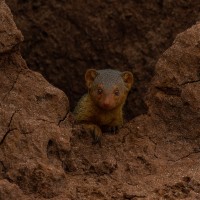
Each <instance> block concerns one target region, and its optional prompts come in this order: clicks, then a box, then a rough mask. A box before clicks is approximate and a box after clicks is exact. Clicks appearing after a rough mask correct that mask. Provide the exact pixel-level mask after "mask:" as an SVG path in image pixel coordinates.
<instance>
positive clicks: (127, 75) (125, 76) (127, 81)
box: [122, 71, 134, 90]
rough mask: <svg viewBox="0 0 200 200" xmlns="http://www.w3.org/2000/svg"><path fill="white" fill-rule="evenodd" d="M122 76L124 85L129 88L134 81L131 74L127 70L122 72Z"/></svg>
mask: <svg viewBox="0 0 200 200" xmlns="http://www.w3.org/2000/svg"><path fill="white" fill-rule="evenodd" d="M122 78H123V80H124V83H125V85H126V87H127V88H128V90H130V89H131V87H132V85H133V82H134V79H133V74H132V73H131V72H129V71H125V72H122Z"/></svg>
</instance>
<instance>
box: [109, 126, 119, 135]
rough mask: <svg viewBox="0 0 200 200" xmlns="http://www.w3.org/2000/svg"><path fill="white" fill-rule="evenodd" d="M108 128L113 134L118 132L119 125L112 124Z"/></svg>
mask: <svg viewBox="0 0 200 200" xmlns="http://www.w3.org/2000/svg"><path fill="white" fill-rule="evenodd" d="M108 130H109V132H111V133H113V134H117V133H118V131H119V127H118V126H110V127H109V129H108Z"/></svg>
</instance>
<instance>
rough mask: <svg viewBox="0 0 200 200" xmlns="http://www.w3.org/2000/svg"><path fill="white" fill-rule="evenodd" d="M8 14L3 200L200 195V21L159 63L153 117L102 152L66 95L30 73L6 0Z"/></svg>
mask: <svg viewBox="0 0 200 200" xmlns="http://www.w3.org/2000/svg"><path fill="white" fill-rule="evenodd" d="M0 13H1V19H0V20H1V24H2V25H1V27H0V28H1V31H0V44H2V45H1V46H0V52H1V53H0V63H1V65H0V85H1V86H0V116H1V118H0V124H1V126H0V149H1V151H0V199H9V200H10V199H22V200H23V199H27V200H29V199H54V200H62V199H70V200H71V199H74V200H75V199H81V200H82V199H87V200H88V199H91V200H93V199H152V200H153V199H183V198H184V199H199V198H200V172H199V167H200V164H199V159H200V154H199V153H200V149H199V146H200V138H199V135H200V127H199V126H200V125H199V123H198V122H199V120H200V92H199V88H200V81H199V80H200V67H199V60H200V55H199V50H200V46H199V44H200V31H199V30H200V24H196V25H195V26H193V27H192V28H190V29H188V30H186V31H185V32H183V33H181V34H179V35H178V36H177V37H176V40H175V41H174V43H173V45H172V46H171V47H170V48H169V49H168V50H167V51H166V52H165V53H164V54H163V55H162V56H161V58H160V59H159V61H158V63H157V65H156V73H155V76H154V78H153V80H152V82H151V87H150V90H149V94H148V97H147V100H146V102H147V106H148V108H149V112H148V113H147V114H145V115H141V116H139V117H137V118H135V119H133V120H132V121H131V122H130V123H127V124H125V125H124V127H123V128H122V129H121V130H120V132H119V133H118V134H116V135H112V134H106V133H104V135H103V141H102V148H100V147H99V146H98V145H92V144H91V142H92V138H91V136H90V135H87V134H82V132H81V131H79V129H78V127H77V126H75V127H71V125H70V122H69V121H70V115H69V102H68V99H67V97H66V96H65V94H64V93H63V92H62V91H61V90H59V89H57V88H55V87H53V86H52V85H50V84H49V83H48V82H47V81H46V80H45V79H44V78H43V77H42V76H41V75H40V74H39V73H36V72H33V71H31V70H29V69H28V68H27V66H26V63H25V62H24V60H23V58H22V57H21V55H20V52H19V44H20V42H21V41H22V39H23V37H22V35H21V33H20V31H19V30H17V28H16V26H15V24H14V22H13V19H12V15H11V13H10V10H9V9H8V7H7V6H6V5H5V2H4V1H3V0H1V1H0ZM5 19H6V20H5ZM72 130H73V131H72Z"/></svg>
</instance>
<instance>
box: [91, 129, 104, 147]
mask: <svg viewBox="0 0 200 200" xmlns="http://www.w3.org/2000/svg"><path fill="white" fill-rule="evenodd" d="M92 137H93V142H92V144H99V146H100V147H101V138H102V132H101V129H100V128H99V127H98V126H94V129H93V131H92Z"/></svg>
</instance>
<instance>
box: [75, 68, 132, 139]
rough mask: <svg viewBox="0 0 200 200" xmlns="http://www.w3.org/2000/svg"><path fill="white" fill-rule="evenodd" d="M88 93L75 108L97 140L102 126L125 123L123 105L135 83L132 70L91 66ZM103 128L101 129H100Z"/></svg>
mask: <svg viewBox="0 0 200 200" xmlns="http://www.w3.org/2000/svg"><path fill="white" fill-rule="evenodd" d="M85 80H86V85H87V87H88V93H87V94H85V95H84V96H83V97H82V98H81V99H80V101H79V102H78V105H77V106H76V108H75V111H74V116H75V120H76V121H77V122H81V123H83V124H85V129H86V131H89V132H93V134H94V137H95V138H94V139H95V142H99V141H100V139H101V129H100V128H102V127H107V128H110V129H111V130H113V131H115V130H116V129H118V128H120V127H121V126H122V125H123V111H122V109H123V106H124V103H125V101H126V98H127V95H128V92H129V90H130V89H131V86H132V84H133V75H132V73H131V72H119V71H116V70H110V69H106V70H94V69H89V70H87V72H86V74H85ZM99 127H100V128H99Z"/></svg>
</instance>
